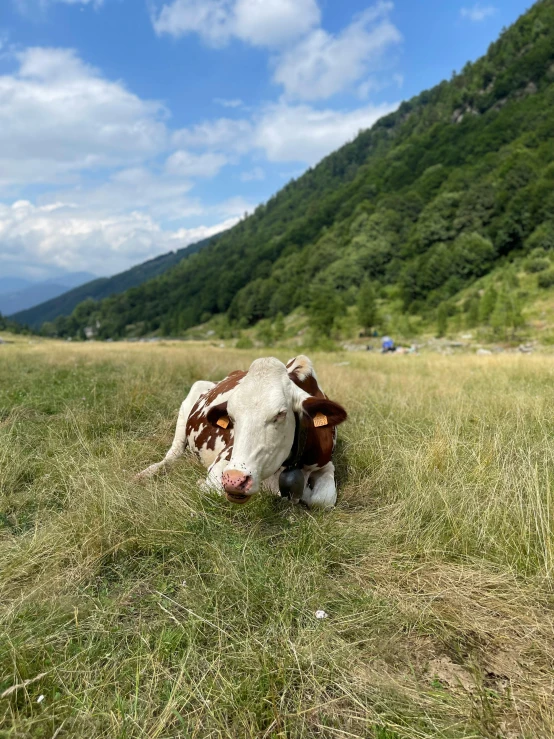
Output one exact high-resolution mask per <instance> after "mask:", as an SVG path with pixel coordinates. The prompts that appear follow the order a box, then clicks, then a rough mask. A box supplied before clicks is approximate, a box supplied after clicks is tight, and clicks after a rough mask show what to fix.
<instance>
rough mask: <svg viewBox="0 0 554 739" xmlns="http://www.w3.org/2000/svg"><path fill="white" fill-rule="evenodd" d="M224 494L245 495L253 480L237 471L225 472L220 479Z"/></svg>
mask: <svg viewBox="0 0 554 739" xmlns="http://www.w3.org/2000/svg"><path fill="white" fill-rule="evenodd" d="M221 482H222V483H223V487H224V488H225V492H226V493H238V494H240V495H246V494H247V493H248V491H249V490H250V488H251V487H252V483H253V480H252V478H251V477H250V475H245V474H244V472H239V471H238V470H227V472H224V473H223V475H222V478H221Z"/></svg>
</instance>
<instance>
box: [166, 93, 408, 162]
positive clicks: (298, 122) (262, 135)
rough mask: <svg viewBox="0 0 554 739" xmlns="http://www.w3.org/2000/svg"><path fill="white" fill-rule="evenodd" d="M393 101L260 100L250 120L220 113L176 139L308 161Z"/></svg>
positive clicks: (275, 158)
mask: <svg viewBox="0 0 554 739" xmlns="http://www.w3.org/2000/svg"><path fill="white" fill-rule="evenodd" d="M397 105H398V104H397V103H393V104H389V103H383V104H381V105H365V106H363V107H361V108H357V109H356V110H352V111H342V110H333V109H326V110H317V109H315V108H313V107H311V106H309V105H290V104H288V103H286V102H285V101H281V102H279V103H276V104H272V105H267V106H265V107H264V108H263V109H262V110H261V112H260V113H259V114H257V115H256V116H254V118H253V119H252V120H251V121H248V120H246V119H241V120H229V119H227V118H220V119H219V120H216V121H207V122H205V123H202V124H199V125H197V126H194V127H193V128H191V129H183V130H181V131H178V132H177V133H176V134H175V140H176V141H182V142H184V143H185V144H186V145H187V146H191V147H193V148H194V147H197V148H201V149H203V148H208V149H209V148H213V147H214V146H217V148H219V149H221V150H223V151H228V152H232V153H234V154H237V153H239V154H245V153H246V152H248V151H252V150H255V149H261V150H262V151H263V152H264V153H265V156H266V158H267V159H268V160H269V161H271V162H303V163H305V164H307V165H312V164H315V163H316V162H318V161H319V160H320V159H321V158H322V157H324V156H326V155H327V154H330V153H331V152H332V151H334V150H335V149H337V148H338V147H339V146H342V144H344V143H346V142H347V141H349V140H351V139H352V138H354V136H356V134H357V133H358V132H359V131H360V130H363V129H365V128H370V127H371V126H372V125H373V124H374V123H375V122H376V121H377V120H378V119H379V118H381V117H382V116H384V115H386V114H387V113H390V112H392V111H393V110H395V109H396V107H397Z"/></svg>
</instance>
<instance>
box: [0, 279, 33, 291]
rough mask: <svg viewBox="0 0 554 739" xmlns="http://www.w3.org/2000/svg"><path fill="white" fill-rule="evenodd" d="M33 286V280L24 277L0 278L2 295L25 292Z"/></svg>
mask: <svg viewBox="0 0 554 739" xmlns="http://www.w3.org/2000/svg"><path fill="white" fill-rule="evenodd" d="M32 284H33V283H32V281H31V280H26V279H24V278H23V277H0V295H5V294H6V293H14V292H17V291H18V290H23V289H24V288H26V287H29V285H32Z"/></svg>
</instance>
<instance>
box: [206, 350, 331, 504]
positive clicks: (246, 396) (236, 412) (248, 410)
mask: <svg viewBox="0 0 554 739" xmlns="http://www.w3.org/2000/svg"><path fill="white" fill-rule="evenodd" d="M307 399H310V400H313V399H311V398H310V396H309V395H308V394H307V393H306V392H304V391H303V390H301V389H300V388H299V387H297V386H296V385H295V384H294V383H293V382H292V381H291V379H290V378H289V376H288V374H287V369H286V367H285V365H284V364H283V363H282V362H280V361H279V360H278V359H275V358H273V357H269V358H266V359H257V360H255V361H254V362H253V363H252V365H251V366H250V369H249V371H248V373H247V374H246V376H245V377H244V378H243V380H242V381H241V382H240V384H239V385H237V387H236V388H235V390H233V392H232V394H231V395H230V397H229V398H228V400H227V403H224V404H222V405H220V406H216V407H214V408H212V409H211V410H210V412H209V414H208V418H209V420H210V421H211V422H212V423H217V422H218V420H220V419H221V417H222V416H223V417H226V418H228V420H229V422H230V423H231V424H232V427H233V431H234V441H233V453H232V456H231V460H230V462H229V464H228V465H227V467H226V468H225V470H224V471H223V475H222V484H223V487H224V488H225V491H226V494H227V498H228V499H229V500H230V501H231V502H233V503H245V502H247V501H248V500H249V498H250V496H251V495H253V494H254V493H257V492H258V490H259V489H260V486H261V484H262V482H263V481H264V480H266V479H267V478H269V477H271V476H272V475H274V474H275V473H276V472H278V471H279V469H280V468H281V467H282V465H283V462H284V461H285V460H286V459H287V457H288V456H289V454H290V452H291V449H292V445H293V443H294V434H295V428H296V417H295V414H296V413H301V412H303V413H306V414H308V415H309V414H310V410H309V409H308V408H307V406H306V405H304V404H305V402H306V400H307ZM322 402H326V403H329V404H332V405H333V406H336V404H333V403H332V401H322ZM338 407H339V408H340V406H338ZM341 410H342V409H341ZM314 413H315V411H314Z"/></svg>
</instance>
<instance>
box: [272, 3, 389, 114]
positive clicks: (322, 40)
mask: <svg viewBox="0 0 554 739" xmlns="http://www.w3.org/2000/svg"><path fill="white" fill-rule="evenodd" d="M392 9H393V4H392V3H391V2H379V3H377V5H375V6H374V7H373V8H369V9H368V10H366V11H365V12H363V13H361V14H360V15H359V16H358V17H357V18H355V19H354V21H353V22H352V23H351V24H350V25H349V26H348V27H347V28H345V29H344V30H343V31H342V32H341V33H339V34H338V35H336V36H335V35H333V34H329V33H327V31H324V30H323V29H322V28H319V29H317V30H315V31H313V32H312V33H311V34H309V35H308V36H307V37H306V38H304V39H303V40H302V41H300V43H298V44H297V45H295V46H293V47H292V48H291V49H289V50H288V51H287V52H285V53H284V54H283V56H282V57H281V58H280V59H279V61H278V63H277V66H276V69H275V73H274V80H275V82H277V83H278V84H280V85H282V86H283V88H284V90H285V93H286V94H287V96H288V97H290V98H295V99H299V100H320V99H325V98H328V97H331V96H332V95H334V94H336V93H338V92H341V91H342V90H344V89H345V88H347V87H349V86H350V85H352V84H353V83H354V82H356V81H357V80H359V79H360V78H361V77H363V76H364V75H366V74H367V73H368V71H369V70H370V68H373V69H375V68H377V67H378V66H379V65H380V64H381V62H382V58H383V55H384V54H385V52H386V51H387V50H388V49H389V48H390V47H391V46H393V45H396V44H398V43H399V42H400V41H401V40H402V36H401V34H400V32H399V31H398V29H397V28H396V26H395V25H394V24H393V23H392V22H391V21H390V18H389V15H390V13H391V11H392ZM371 71H372V70H371Z"/></svg>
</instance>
